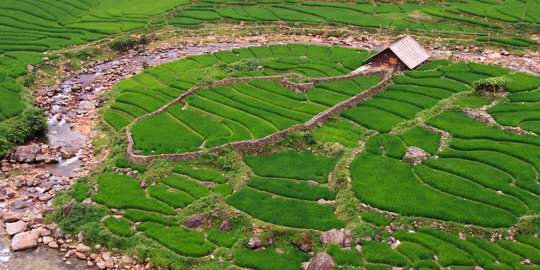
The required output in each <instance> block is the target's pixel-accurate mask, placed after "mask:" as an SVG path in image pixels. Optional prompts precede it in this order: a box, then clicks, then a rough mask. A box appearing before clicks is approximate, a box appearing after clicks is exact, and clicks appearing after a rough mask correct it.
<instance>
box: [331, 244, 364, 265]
mask: <svg viewBox="0 0 540 270" xmlns="http://www.w3.org/2000/svg"><path fill="white" fill-rule="evenodd" d="M326 252H327V253H328V254H329V255H330V256H332V258H333V259H334V263H335V264H337V265H352V266H362V265H363V264H364V262H363V261H362V254H361V253H360V252H358V250H356V249H354V248H353V249H352V250H342V249H341V246H338V245H336V244H329V245H328V248H327V249H326Z"/></svg>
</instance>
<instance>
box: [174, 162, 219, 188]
mask: <svg viewBox="0 0 540 270" xmlns="http://www.w3.org/2000/svg"><path fill="white" fill-rule="evenodd" d="M173 172H175V173H179V174H183V175H187V176H189V177H191V178H193V179H196V180H199V181H212V182H215V183H220V184H223V183H225V182H227V177H225V176H224V175H223V174H222V173H221V172H219V171H215V170H211V169H194V168H192V167H190V166H188V165H185V164H181V165H176V166H174V168H173Z"/></svg>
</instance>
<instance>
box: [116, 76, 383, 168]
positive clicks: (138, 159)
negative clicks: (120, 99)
mask: <svg viewBox="0 0 540 270" xmlns="http://www.w3.org/2000/svg"><path fill="white" fill-rule="evenodd" d="M372 75H379V76H384V78H383V79H382V80H381V81H380V82H379V83H378V84H376V85H375V86H373V87H371V88H369V89H367V90H366V91H363V92H361V93H359V94H357V95H355V96H353V97H351V98H349V99H347V100H344V101H342V102H340V103H338V104H336V105H334V106H332V107H330V108H329V109H327V110H325V111H323V112H320V113H319V114H317V115H315V116H314V117H313V118H311V119H310V120H308V121H307V122H305V123H303V124H297V125H294V126H292V127H290V128H287V129H285V130H282V131H279V132H276V133H273V134H270V135H268V136H266V137H263V138H260V139H255V140H245V141H239V142H231V143H227V144H224V145H221V146H217V147H214V148H211V149H205V150H201V151H196V152H187V153H181V154H160V155H150V156H143V155H137V154H135V153H134V150H133V149H134V145H135V143H134V141H133V136H132V134H131V130H130V127H131V126H132V125H134V124H135V123H137V122H138V121H140V120H142V119H144V118H147V117H151V116H154V115H156V114H159V113H162V112H165V111H166V110H167V109H168V108H169V107H170V106H172V105H174V104H177V103H180V102H182V103H183V102H184V99H185V98H186V97H188V96H189V95H193V94H195V93H197V92H198V91H199V90H202V89H209V88H212V87H216V86H221V85H229V84H232V83H240V82H248V81H251V80H266V81H276V82H279V83H280V84H282V85H283V86H284V87H287V88H289V89H291V91H293V92H306V91H307V90H309V89H311V88H313V87H314V84H315V83H323V82H334V81H345V80H351V79H353V78H356V77H361V76H372ZM290 77H298V78H307V77H304V76H302V75H298V74H295V73H288V74H284V75H278V76H264V77H243V78H235V77H229V78H225V79H223V80H219V81H216V82H213V83H210V84H208V85H204V86H196V87H193V88H191V89H190V90H188V91H187V92H186V93H184V94H182V95H180V96H179V97H178V98H176V99H175V100H173V101H171V102H169V103H167V104H165V105H164V106H162V107H161V108H159V109H158V110H156V111H154V112H151V113H148V114H145V115H143V116H140V117H138V118H136V119H135V120H134V121H133V122H132V123H131V124H130V125H129V126H127V127H126V135H127V138H128V148H127V159H128V160H129V161H130V162H132V163H135V164H149V163H150V162H151V161H152V160H154V159H165V160H171V161H177V160H191V159H194V158H196V157H198V156H199V155H200V154H202V153H204V152H216V151H219V150H220V149H223V148H226V147H229V146H232V147H235V148H237V149H239V150H242V151H248V150H256V149H261V148H262V147H264V146H266V145H267V144H268V143H271V142H275V141H278V140H280V139H282V138H284V137H286V136H288V135H289V134H291V133H292V132H294V131H308V130H312V129H314V128H315V127H317V125H318V124H320V123H324V122H326V121H327V120H328V118H329V117H330V116H331V115H334V114H337V113H340V112H341V111H343V110H346V109H349V108H351V107H352V106H354V105H356V104H357V103H359V102H361V101H364V100H366V99H367V98H369V97H371V96H373V95H375V94H378V93H381V92H383V91H384V89H385V86H386V84H387V83H388V82H389V81H390V79H391V78H392V72H390V71H388V70H386V69H382V68H375V69H371V70H368V71H365V72H360V73H350V74H347V75H342V76H335V77H320V78H309V79H310V80H311V82H308V83H294V82H291V81H290V80H289V78H290Z"/></svg>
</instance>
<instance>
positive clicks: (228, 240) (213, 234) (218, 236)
mask: <svg viewBox="0 0 540 270" xmlns="http://www.w3.org/2000/svg"><path fill="white" fill-rule="evenodd" d="M207 239H208V241H210V242H212V243H214V244H216V245H217V246H220V247H229V248H230V247H232V245H233V244H234V243H235V242H236V239H235V238H234V237H233V236H232V234H231V233H230V232H222V231H218V230H209V231H208V232H207Z"/></svg>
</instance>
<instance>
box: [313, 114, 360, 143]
mask: <svg viewBox="0 0 540 270" xmlns="http://www.w3.org/2000/svg"><path fill="white" fill-rule="evenodd" d="M312 134H313V136H314V137H315V139H317V140H318V141H326V142H337V143H340V144H341V145H343V146H346V147H350V148H354V147H356V146H358V142H359V141H360V137H361V136H362V134H364V131H363V130H362V129H361V128H359V127H356V126H354V125H353V124H352V123H351V122H350V121H347V120H339V121H332V122H327V123H326V124H325V125H323V126H322V127H319V128H317V129H316V130H314V131H313V132H312Z"/></svg>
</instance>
